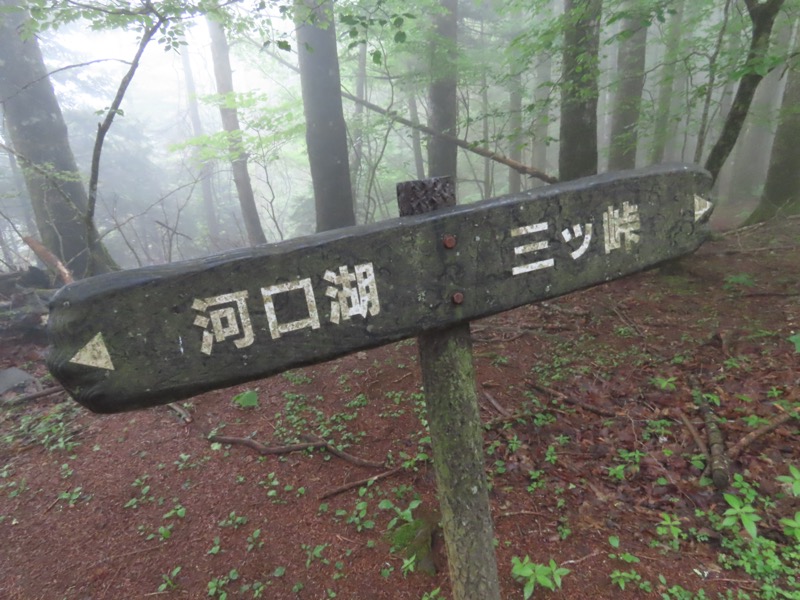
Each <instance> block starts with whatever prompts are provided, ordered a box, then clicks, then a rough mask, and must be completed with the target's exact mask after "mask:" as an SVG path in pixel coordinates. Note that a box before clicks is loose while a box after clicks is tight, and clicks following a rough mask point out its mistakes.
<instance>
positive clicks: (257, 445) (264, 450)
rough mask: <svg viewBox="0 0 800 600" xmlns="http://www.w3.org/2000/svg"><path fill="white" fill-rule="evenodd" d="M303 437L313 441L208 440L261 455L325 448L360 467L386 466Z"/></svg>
mask: <svg viewBox="0 0 800 600" xmlns="http://www.w3.org/2000/svg"><path fill="white" fill-rule="evenodd" d="M303 438H304V439H307V440H311V441H306V442H303V443H301V444H288V445H285V446H267V445H265V444H262V443H261V442H257V441H256V440H253V439H251V438H242V437H233V436H227V435H211V436H208V440H209V441H210V442H217V443H220V444H231V445H237V444H238V445H240V446H247V447H248V448H252V449H253V450H255V451H256V452H258V453H259V454H261V455H266V454H289V453H291V452H299V451H301V450H308V449H309V448H325V449H326V450H328V452H330V453H331V454H333V455H335V456H338V457H339V458H341V459H342V460H346V461H347V462H349V463H352V464H354V465H357V466H359V467H369V468H372V469H375V468H379V467H383V466H384V463H382V462H381V463H377V462H372V461H368V460H364V459H362V458H358V457H357V456H353V455H352V454H348V453H347V452H342V451H341V450H339V449H338V448H336V447H335V446H334V445H333V444H331V443H329V442H326V441H325V440H321V439H318V438H312V437H311V436H303Z"/></svg>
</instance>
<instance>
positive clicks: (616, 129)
mask: <svg viewBox="0 0 800 600" xmlns="http://www.w3.org/2000/svg"><path fill="white" fill-rule="evenodd" d="M638 4H639V2H638V1H636V0H629V2H628V3H627V4H626V6H625V8H626V9H627V10H629V11H630V13H629V16H628V17H626V18H625V19H624V20H623V21H622V30H623V31H632V32H633V34H632V35H631V36H630V37H626V38H624V39H622V40H621V41H620V43H619V54H618V57H617V74H618V77H619V78H620V81H619V87H618V89H617V94H616V96H615V98H614V106H613V108H612V114H611V148H610V154H609V157H608V169H609V171H619V170H621V169H633V168H635V167H636V147H637V142H638V139H639V113H640V110H641V106H642V91H643V90H644V67H645V50H646V49H647V25H648V23H647V18H646V15H643V14H640V13H639V12H638V11H637V10H636V9H637V5H638Z"/></svg>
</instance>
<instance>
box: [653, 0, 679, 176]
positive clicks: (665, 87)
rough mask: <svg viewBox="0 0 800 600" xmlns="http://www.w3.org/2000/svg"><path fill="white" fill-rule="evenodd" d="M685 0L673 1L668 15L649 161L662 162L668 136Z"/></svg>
mask: <svg viewBox="0 0 800 600" xmlns="http://www.w3.org/2000/svg"><path fill="white" fill-rule="evenodd" d="M684 4H685V0H678V1H677V2H676V3H675V7H674V10H675V12H674V13H673V14H672V16H671V17H670V21H669V26H668V28H667V40H666V46H665V48H664V64H663V66H662V67H661V82H660V84H659V87H658V100H657V101H656V114H655V124H654V127H653V146H652V147H651V149H650V162H651V163H652V164H658V163H661V162H664V155H665V152H666V148H667V139H668V138H669V136H670V131H669V122H670V115H671V109H672V95H673V94H674V92H675V87H676V86H675V70H676V68H677V65H678V50H679V48H680V46H681V21H682V20H683V6H684Z"/></svg>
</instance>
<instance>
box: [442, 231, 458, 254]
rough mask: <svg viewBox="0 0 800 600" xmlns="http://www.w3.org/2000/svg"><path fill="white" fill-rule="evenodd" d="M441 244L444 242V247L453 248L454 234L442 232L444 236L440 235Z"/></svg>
mask: <svg viewBox="0 0 800 600" xmlns="http://www.w3.org/2000/svg"><path fill="white" fill-rule="evenodd" d="M442 244H444V247H445V248H447V249H448V250H451V249H453V248H455V247H456V236H454V235H453V234H451V233H446V234H444V237H442Z"/></svg>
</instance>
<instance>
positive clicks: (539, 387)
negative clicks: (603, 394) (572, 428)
mask: <svg viewBox="0 0 800 600" xmlns="http://www.w3.org/2000/svg"><path fill="white" fill-rule="evenodd" d="M528 385H530V386H531V387H532V388H533V389H535V390H537V391H539V392H541V393H543V394H548V395H550V396H553V397H554V398H558V399H559V400H561V401H562V402H566V403H567V404H570V405H572V406H577V407H579V408H582V409H584V410H588V411H589V412H593V413H595V414H597V415H600V416H602V417H611V418H613V417H617V416H619V415H617V413H615V412H612V411H610V410H605V409H603V408H599V407H597V406H592V405H591V404H586V403H585V402H581V401H580V400H575V399H574V398H571V397H569V396H567V395H566V394H562V393H561V392H559V391H557V390H554V389H552V388H549V387H545V386H543V385H541V384H538V383H533V382H528Z"/></svg>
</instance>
